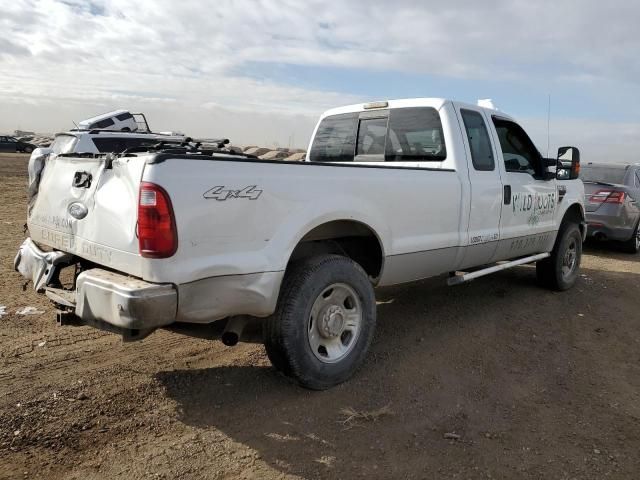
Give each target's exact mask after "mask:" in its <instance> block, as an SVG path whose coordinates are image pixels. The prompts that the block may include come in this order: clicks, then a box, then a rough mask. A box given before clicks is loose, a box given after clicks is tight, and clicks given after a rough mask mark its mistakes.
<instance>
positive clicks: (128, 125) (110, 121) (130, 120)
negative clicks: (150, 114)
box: [78, 110, 149, 132]
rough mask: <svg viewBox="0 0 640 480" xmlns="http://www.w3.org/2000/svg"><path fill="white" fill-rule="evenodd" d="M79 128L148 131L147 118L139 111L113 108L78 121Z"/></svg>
mask: <svg viewBox="0 0 640 480" xmlns="http://www.w3.org/2000/svg"><path fill="white" fill-rule="evenodd" d="M78 128H79V129H80V130H113V131H116V132H137V131H149V125H148V124H147V120H146V118H145V117H144V115H143V114H141V113H130V112H129V111H128V110H115V111H113V112H107V113H103V114H102V115H98V116H95V117H92V118H88V119H87V120H82V121H81V122H80V123H78Z"/></svg>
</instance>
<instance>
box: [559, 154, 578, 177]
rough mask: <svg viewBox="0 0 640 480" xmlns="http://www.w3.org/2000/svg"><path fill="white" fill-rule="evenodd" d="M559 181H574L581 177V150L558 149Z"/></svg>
mask: <svg viewBox="0 0 640 480" xmlns="http://www.w3.org/2000/svg"><path fill="white" fill-rule="evenodd" d="M556 172H557V173H556V178H557V179H558V180H574V179H576V178H578V176H579V175H580V150H578V149H577V148H576V147H560V148H558V166H557V169H556Z"/></svg>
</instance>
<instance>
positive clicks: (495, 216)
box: [456, 105, 503, 268]
mask: <svg viewBox="0 0 640 480" xmlns="http://www.w3.org/2000/svg"><path fill="white" fill-rule="evenodd" d="M456 113H457V114H458V116H459V122H460V127H461V130H462V133H463V135H462V136H463V138H464V144H465V152H466V156H467V160H468V161H467V164H468V170H467V171H468V175H469V184H470V191H471V195H470V197H471V208H470V211H469V224H468V225H469V227H468V230H467V245H468V246H467V248H466V249H465V254H464V258H463V261H462V266H461V268H464V267H470V266H476V265H482V264H485V263H489V262H490V261H491V259H492V258H493V257H494V255H495V252H496V248H497V246H498V240H499V238H500V214H501V210H502V190H503V189H502V180H501V178H500V169H499V167H498V165H497V161H496V158H498V156H497V153H498V152H497V150H496V149H494V146H493V145H492V142H491V138H490V135H489V129H488V128H487V120H486V118H485V116H484V115H483V114H482V110H481V109H476V108H473V107H469V106H458V105H456Z"/></svg>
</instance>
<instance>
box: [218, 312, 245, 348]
mask: <svg viewBox="0 0 640 480" xmlns="http://www.w3.org/2000/svg"><path fill="white" fill-rule="evenodd" d="M247 321H248V318H247V317H246V316H243V315H239V316H237V317H231V318H230V319H229V321H228V322H227V325H226V326H225V327H224V331H223V332H222V343H224V344H225V345H226V346H227V347H233V346H234V345H237V344H238V342H239V341H240V337H241V336H242V331H243V330H244V327H245V325H246V324H247Z"/></svg>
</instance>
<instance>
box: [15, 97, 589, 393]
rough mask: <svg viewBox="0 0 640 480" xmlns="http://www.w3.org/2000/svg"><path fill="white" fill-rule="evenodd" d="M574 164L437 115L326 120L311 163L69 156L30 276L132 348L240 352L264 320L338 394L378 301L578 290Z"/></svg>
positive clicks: (337, 112) (507, 130) (174, 155)
mask: <svg viewBox="0 0 640 480" xmlns="http://www.w3.org/2000/svg"><path fill="white" fill-rule="evenodd" d="M559 158H560V160H561V161H559V162H556V159H554V160H552V161H550V160H548V159H545V158H543V157H542V156H541V154H540V153H539V152H538V150H537V149H536V147H535V146H534V144H533V142H532V141H531V140H530V139H529V137H528V136H527V134H526V133H525V131H524V130H523V129H522V128H521V127H520V126H519V125H518V124H517V123H516V122H515V121H514V120H513V119H512V118H511V117H509V116H507V115H505V114H504V113H502V112H500V111H497V110H494V109H490V108H483V107H479V106H475V105H467V104H462V103H458V102H454V101H450V100H443V99H426V98H425V99H411V100H395V101H388V102H386V101H385V102H375V103H369V104H359V105H353V106H348V107H343V108H338V109H334V110H330V111H328V112H326V113H325V114H324V115H322V117H321V118H320V121H319V123H318V125H317V127H316V129H315V132H314V135H313V138H312V140H311V144H310V148H309V158H308V161H306V162H300V163H290V162H282V161H265V160H258V159H255V158H248V157H246V156H238V155H235V156H234V155H230V154H224V153H219V152H216V151H208V152H207V151H201V150H199V149H195V148H194V149H189V148H168V149H164V150H161V151H150V152H145V153H127V154H122V155H112V154H109V155H78V154H66V155H65V154H61V155H57V156H51V157H50V158H49V159H48V160H47V161H46V162H45V166H44V170H43V171H42V172H39V173H38V174H39V176H40V180H39V185H38V187H39V188H38V192H37V196H36V198H35V201H34V202H33V203H32V208H31V210H30V213H29V216H28V228H29V232H30V235H31V237H30V238H28V239H26V241H25V242H24V243H23V245H22V246H21V247H20V250H19V252H18V255H17V257H16V261H15V265H16V269H17V270H18V271H20V272H21V273H22V274H23V275H24V276H25V277H26V278H28V279H30V280H32V281H33V283H34V287H35V289H36V290H37V291H39V292H45V293H46V294H47V296H49V297H50V298H51V299H52V300H53V302H54V303H55V304H56V305H57V306H58V308H59V310H60V311H61V312H66V313H63V314H62V315H59V318H67V317H68V316H69V315H72V316H73V318H74V319H81V321H82V322H84V323H87V324H90V325H94V326H97V327H101V328H109V329H111V330H115V331H118V332H120V333H122V334H123V337H124V338H125V340H136V339H141V338H144V337H145V336H146V335H148V334H149V333H151V332H152V331H154V330H155V329H157V328H160V327H167V326H172V325H174V326H175V325H176V324H180V323H195V324H209V323H212V322H215V321H218V320H223V319H224V320H225V321H226V322H227V323H226V327H225V328H226V330H225V333H224V334H223V341H224V340H225V338H226V343H228V344H233V343H235V342H237V340H238V338H239V337H240V336H241V334H242V328H243V325H244V324H245V323H246V322H247V320H248V319H252V318H256V317H261V318H263V319H264V320H263V324H264V343H265V346H266V350H267V353H268V356H269V358H270V359H271V361H272V363H273V365H274V366H275V367H276V368H278V369H280V370H281V371H283V372H284V373H285V374H287V375H289V376H291V377H293V378H294V379H295V380H297V381H298V382H299V383H300V384H301V385H303V386H306V387H309V388H313V389H323V388H328V387H330V386H332V385H335V384H337V383H339V382H342V381H344V380H346V379H347V378H348V377H349V376H350V375H351V374H352V373H353V372H354V370H355V369H356V368H357V366H358V365H359V364H360V363H361V362H362V360H363V358H364V356H365V354H366V351H367V349H368V346H369V344H370V342H371V339H372V336H373V332H374V327H375V323H376V301H375V295H374V287H377V286H384V285H391V284H398V283H402V282H410V281H414V280H419V279H422V278H426V277H431V276H436V275H441V274H447V273H448V274H449V279H448V281H449V283H450V284H456V283H461V282H464V281H467V280H470V279H473V278H477V277H480V276H482V275H485V274H487V273H491V272H494V271H496V270H502V269H505V268H508V267H511V266H515V265H521V264H525V263H533V262H537V263H536V267H537V278H538V280H539V281H540V282H541V283H542V284H543V285H544V286H547V287H550V288H553V289H557V290H565V289H567V288H569V287H571V286H572V285H573V284H574V282H575V281H576V278H577V276H578V270H579V265H580V257H581V252H582V241H583V238H584V235H585V233H586V229H585V223H584V207H583V198H584V190H583V185H582V182H581V181H580V180H578V179H577V176H578V172H579V152H578V150H577V149H575V148H573V147H564V148H562V149H560V151H559ZM559 179H563V180H559ZM67 268H68V269H67ZM61 271H66V272H71V274H70V275H67V277H70V278H71V280H67V281H66V283H65V282H64V281H61V280H60V278H62V277H61V276H60V272H61ZM225 335H226V337H225Z"/></svg>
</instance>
